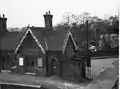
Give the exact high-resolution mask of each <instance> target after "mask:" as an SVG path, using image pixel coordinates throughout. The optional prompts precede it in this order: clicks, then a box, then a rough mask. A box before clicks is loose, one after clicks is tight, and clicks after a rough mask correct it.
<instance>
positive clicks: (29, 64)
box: [25, 57, 36, 73]
mask: <svg viewBox="0 0 120 89" xmlns="http://www.w3.org/2000/svg"><path fill="white" fill-rule="evenodd" d="M35 66H36V65H35V59H33V58H32V57H29V58H25V69H26V72H30V73H35Z"/></svg>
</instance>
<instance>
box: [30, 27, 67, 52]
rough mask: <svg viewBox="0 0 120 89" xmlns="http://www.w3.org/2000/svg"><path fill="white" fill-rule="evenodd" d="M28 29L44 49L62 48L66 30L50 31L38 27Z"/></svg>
mask: <svg viewBox="0 0 120 89" xmlns="http://www.w3.org/2000/svg"><path fill="white" fill-rule="evenodd" d="M30 29H31V30H32V32H33V34H34V35H35V37H36V38H37V39H38V40H39V42H40V44H41V45H42V47H43V48H44V49H45V50H52V51H55V50H59V51H61V50H62V46H63V43H64V40H65V36H66V34H67V30H65V29H62V30H56V31H50V29H45V28H39V27H30Z"/></svg>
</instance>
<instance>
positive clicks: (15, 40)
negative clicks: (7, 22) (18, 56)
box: [0, 32, 24, 50]
mask: <svg viewBox="0 0 120 89" xmlns="http://www.w3.org/2000/svg"><path fill="white" fill-rule="evenodd" d="M23 34H24V32H6V34H5V35H4V36H3V37H1V38H0V50H15V49H16V47H17V45H18V44H19V43H20V40H21V38H22V36H23Z"/></svg>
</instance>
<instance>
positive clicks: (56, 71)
mask: <svg viewBox="0 0 120 89" xmlns="http://www.w3.org/2000/svg"><path fill="white" fill-rule="evenodd" d="M51 76H59V63H57V61H56V60H55V59H52V61H51Z"/></svg>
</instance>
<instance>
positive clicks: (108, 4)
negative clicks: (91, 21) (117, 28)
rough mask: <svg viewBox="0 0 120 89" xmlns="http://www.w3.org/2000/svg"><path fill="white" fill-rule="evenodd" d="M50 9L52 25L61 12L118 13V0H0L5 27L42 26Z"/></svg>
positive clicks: (101, 14)
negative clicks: (5, 22)
mask: <svg viewBox="0 0 120 89" xmlns="http://www.w3.org/2000/svg"><path fill="white" fill-rule="evenodd" d="M49 10H50V11H51V14H52V15H53V25H56V24H57V23H59V22H61V21H62V20H63V19H62V17H63V14H65V13H68V12H71V13H74V14H81V13H82V12H89V13H90V14H91V15H96V16H98V17H100V18H103V17H105V18H106V17H108V16H110V15H115V14H118V0H0V14H1V16H2V14H5V16H6V17H7V18H8V19H7V27H23V26H28V24H30V26H37V27H44V18H43V15H44V14H45V13H46V12H48V11H49Z"/></svg>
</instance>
